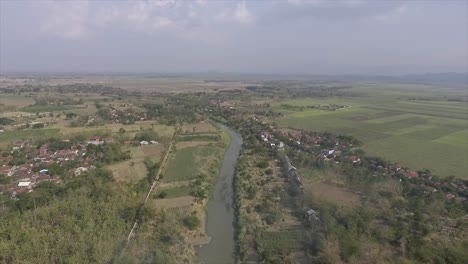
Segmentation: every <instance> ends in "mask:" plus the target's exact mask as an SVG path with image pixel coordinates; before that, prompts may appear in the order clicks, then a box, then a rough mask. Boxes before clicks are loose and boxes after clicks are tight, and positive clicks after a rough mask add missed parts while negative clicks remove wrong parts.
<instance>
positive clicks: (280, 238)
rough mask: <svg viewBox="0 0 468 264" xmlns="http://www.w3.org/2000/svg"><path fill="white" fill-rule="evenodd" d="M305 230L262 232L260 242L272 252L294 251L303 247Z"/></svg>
mask: <svg viewBox="0 0 468 264" xmlns="http://www.w3.org/2000/svg"><path fill="white" fill-rule="evenodd" d="M304 239H305V237H304V232H303V231H302V230H290V231H278V232H269V231H264V232H261V234H260V236H259V238H258V243H259V244H261V246H262V247H263V249H264V250H265V251H267V252H270V253H273V254H274V253H276V252H283V253H285V252H294V251H298V250H301V249H302V247H303V240H304Z"/></svg>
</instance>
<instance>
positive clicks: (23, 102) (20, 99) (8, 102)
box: [0, 94, 34, 108]
mask: <svg viewBox="0 0 468 264" xmlns="http://www.w3.org/2000/svg"><path fill="white" fill-rule="evenodd" d="M32 104H34V99H33V98H32V97H26V96H21V95H5V94H2V96H0V105H4V106H14V107H17V108H21V107H25V106H28V105H32Z"/></svg>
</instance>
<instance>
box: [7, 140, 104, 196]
mask: <svg viewBox="0 0 468 264" xmlns="http://www.w3.org/2000/svg"><path fill="white" fill-rule="evenodd" d="M62 142H63V143H64V144H65V146H66V147H65V148H64V149H52V148H51V143H45V144H43V145H42V146H40V147H39V149H37V147H35V146H32V145H30V144H29V143H28V142H27V141H22V140H18V141H16V142H14V143H13V145H12V147H11V150H9V151H2V152H0V177H1V179H2V182H3V184H2V183H1V182H0V193H8V194H11V196H12V197H16V195H18V194H21V193H25V192H31V191H33V189H34V187H36V186H37V185H38V184H40V183H42V182H53V183H60V182H61V178H60V176H61V175H58V171H63V172H64V174H67V175H74V176H79V175H81V174H82V173H83V172H86V171H88V170H89V169H94V168H95V167H94V166H93V165H92V164H93V162H94V159H95V157H90V156H88V155H86V154H87V153H86V149H87V145H89V144H93V145H100V144H103V143H104V140H101V139H100V138H98V137H94V138H91V139H90V140H88V141H87V142H83V143H71V142H70V141H68V140H64V141H62ZM17 153H22V157H23V158H22V159H21V160H20V161H18V160H17V159H16V158H15V155H17ZM18 163H21V164H18ZM52 168H54V169H52Z"/></svg>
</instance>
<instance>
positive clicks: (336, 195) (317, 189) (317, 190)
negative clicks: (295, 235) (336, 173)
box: [304, 182, 361, 208]
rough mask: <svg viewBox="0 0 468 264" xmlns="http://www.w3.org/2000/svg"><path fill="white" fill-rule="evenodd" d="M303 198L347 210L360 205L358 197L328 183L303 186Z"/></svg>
mask: <svg viewBox="0 0 468 264" xmlns="http://www.w3.org/2000/svg"><path fill="white" fill-rule="evenodd" d="M304 196H305V198H306V200H307V199H311V200H314V201H317V200H318V201H325V202H328V203H333V204H336V205H337V206H343V207H348V208H354V207H357V206H359V205H360V204H361V200H360V198H359V195H357V194H355V193H353V192H350V191H348V190H346V189H344V188H340V187H337V186H335V185H332V184H330V183H328V182H314V183H308V184H305V185H304Z"/></svg>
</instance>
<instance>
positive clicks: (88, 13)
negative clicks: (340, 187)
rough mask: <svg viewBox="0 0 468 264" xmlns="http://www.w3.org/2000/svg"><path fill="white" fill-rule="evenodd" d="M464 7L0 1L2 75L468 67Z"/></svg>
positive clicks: (202, 0) (353, 1) (352, 1)
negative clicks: (74, 72) (13, 73)
mask: <svg viewBox="0 0 468 264" xmlns="http://www.w3.org/2000/svg"><path fill="white" fill-rule="evenodd" d="M467 47H468V3H467V2H466V1H434V2H431V1H383V0H382V1H361V0H348V1H345V0H343V1H338V0H335V1H325V0H322V1H321V0H309V1H306V0H303V1H301V0H290V1H225V2H222V1H206V0H198V1H129V2H125V1H7V0H1V1H0V71H3V72H6V71H44V72H46V71H49V72H56V71H68V72H71V71H82V72H93V71H97V72H163V73H164V72H206V71H217V72H242V73H249V72H251V73H286V74H288V73H299V74H406V73H425V72H447V71H457V72H467V71H468V51H467V50H468V48H467Z"/></svg>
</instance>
